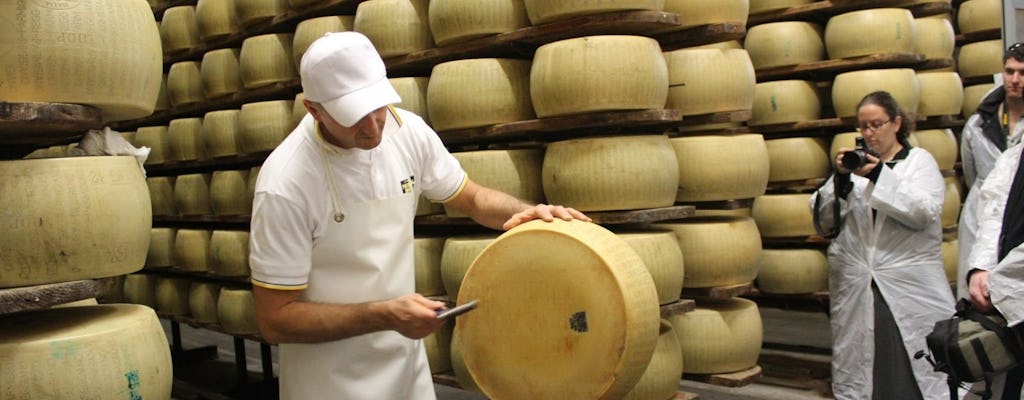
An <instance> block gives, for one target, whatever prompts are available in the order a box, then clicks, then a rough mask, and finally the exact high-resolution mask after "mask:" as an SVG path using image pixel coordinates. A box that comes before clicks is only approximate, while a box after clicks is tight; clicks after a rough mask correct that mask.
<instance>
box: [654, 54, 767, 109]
mask: <svg viewBox="0 0 1024 400" xmlns="http://www.w3.org/2000/svg"><path fill="white" fill-rule="evenodd" d="M664 54H665V61H666V65H667V66H668V74H669V75H668V79H669V81H668V83H669V90H668V99H667V100H666V103H665V108H674V109H678V110H680V111H682V113H683V115H697V114H709V113H714V112H723V111H735V110H749V109H750V107H751V106H752V105H753V103H754V86H755V85H756V81H755V77H754V65H753V64H752V63H751V61H750V56H748V55H747V51H746V50H742V49H740V50H733V49H682V50H676V51H670V52H666V53H664Z"/></svg>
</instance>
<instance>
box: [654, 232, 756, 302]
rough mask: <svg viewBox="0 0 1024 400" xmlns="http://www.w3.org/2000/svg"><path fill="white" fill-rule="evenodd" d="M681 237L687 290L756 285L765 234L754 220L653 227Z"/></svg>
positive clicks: (680, 244)
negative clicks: (762, 238)
mask: <svg viewBox="0 0 1024 400" xmlns="http://www.w3.org/2000/svg"><path fill="white" fill-rule="evenodd" d="M652 227H654V228H658V229H671V230H672V231H673V232H675V233H676V236H678V237H679V249H680V250H682V252H683V260H686V279H685V280H683V287H686V288H700V287H713V286H728V285H735V284H740V283H745V282H752V281H753V280H754V278H756V277H757V265H758V260H760V259H761V234H760V233H759V232H758V230H757V224H756V223H755V222H754V219H753V218H750V217H744V218H693V219H687V220H686V221H684V222H677V223H663V224H653V225H652Z"/></svg>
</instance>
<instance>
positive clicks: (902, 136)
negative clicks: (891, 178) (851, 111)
mask: <svg viewBox="0 0 1024 400" xmlns="http://www.w3.org/2000/svg"><path fill="white" fill-rule="evenodd" d="M867 104H873V105H876V106H879V107H882V109H883V110H885V113H886V114H887V115H889V119H890V120H892V121H894V122H895V120H896V117H900V121H901V123H900V127H899V129H897V130H896V139H897V140H899V142H900V144H902V145H903V146H904V147H910V145H909V143H910V142H908V141H907V137H909V136H910V131H911V130H912V128H913V123H914V121H913V120H911V119H910V118H907V114H906V113H904V112H903V109H902V108H900V104H899V103H898V102H896V98H894V97H892V95H891V94H889V92H886V91H882V90H879V91H877V92H871V93H868V95H867V96H864V98H863V99H860V103H857V110H858V111H859V110H860V108H861V107H863V106H865V105H867Z"/></svg>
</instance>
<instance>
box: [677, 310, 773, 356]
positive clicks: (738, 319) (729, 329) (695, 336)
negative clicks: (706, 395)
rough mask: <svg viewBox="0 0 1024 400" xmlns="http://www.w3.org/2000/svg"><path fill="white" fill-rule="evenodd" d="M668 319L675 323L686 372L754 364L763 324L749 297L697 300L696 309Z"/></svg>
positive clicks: (759, 347) (759, 345)
mask: <svg viewBox="0 0 1024 400" xmlns="http://www.w3.org/2000/svg"><path fill="white" fill-rule="evenodd" d="M669 321H670V322H671V323H672V325H673V326H674V327H675V330H676V335H677V337H678V339H679V347H680V348H681V349H682V351H683V360H685V362H686V372H687V373H692V374H720V373H729V372H736V371H742V370H745V369H748V368H750V367H753V366H755V365H757V356H758V354H759V353H760V352H761V340H762V336H763V328H762V324H761V315H760V313H759V312H758V311H757V304H756V303H754V302H753V301H750V300H747V299H742V298H732V299H727V300H718V301H710V300H709V301H699V302H698V303H697V309H696V310H694V311H690V312H688V313H684V314H679V315H675V316H672V317H670V318H669Z"/></svg>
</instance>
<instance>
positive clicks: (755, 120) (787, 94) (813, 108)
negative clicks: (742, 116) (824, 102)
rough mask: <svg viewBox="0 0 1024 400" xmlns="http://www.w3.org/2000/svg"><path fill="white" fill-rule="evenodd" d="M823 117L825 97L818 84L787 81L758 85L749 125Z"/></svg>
mask: <svg viewBox="0 0 1024 400" xmlns="http://www.w3.org/2000/svg"><path fill="white" fill-rule="evenodd" d="M820 118H821V97H820V94H819V93H818V89H817V88H816V87H815V86H814V82H811V81H801V80H783V81H772V82H763V83H758V84H757V86H756V87H755V89H754V106H753V110H752V111H751V113H750V120H749V121H747V125H750V126H761V125H773V124H788V123H794V122H802V121H813V120H817V119H820Z"/></svg>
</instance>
